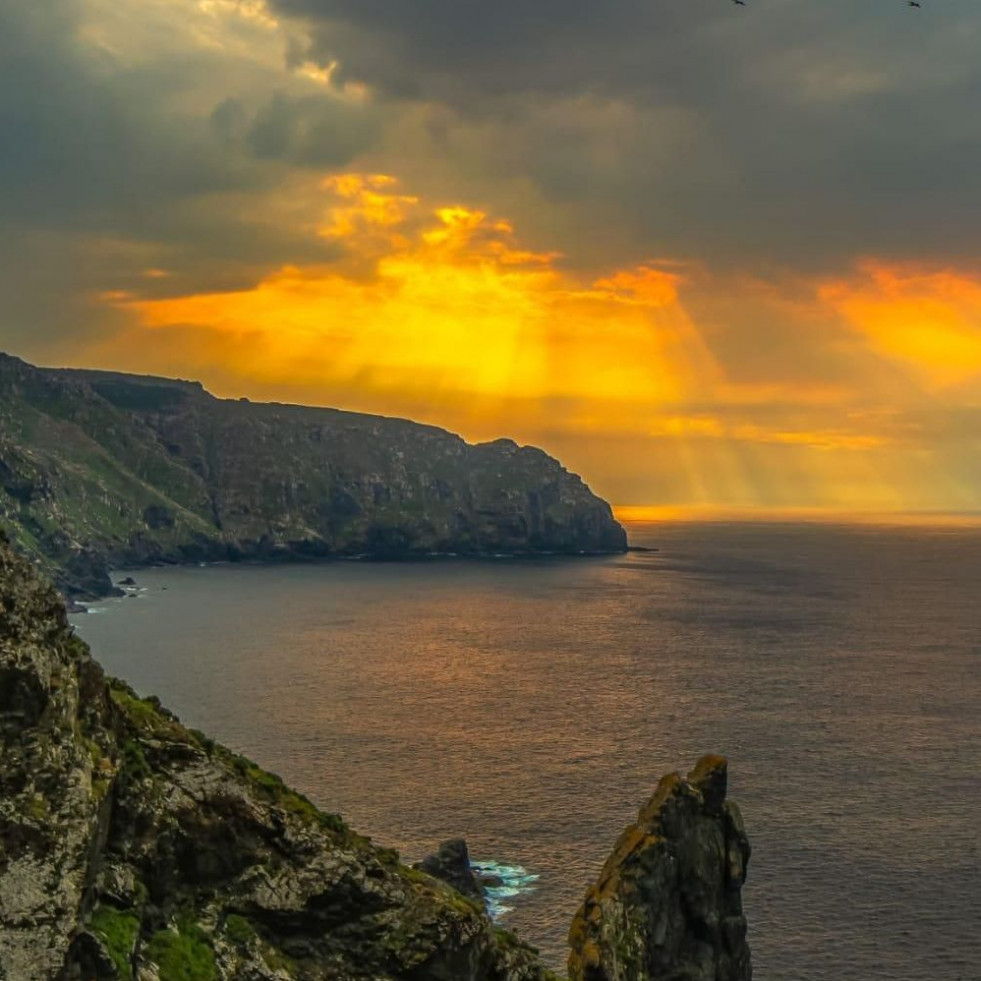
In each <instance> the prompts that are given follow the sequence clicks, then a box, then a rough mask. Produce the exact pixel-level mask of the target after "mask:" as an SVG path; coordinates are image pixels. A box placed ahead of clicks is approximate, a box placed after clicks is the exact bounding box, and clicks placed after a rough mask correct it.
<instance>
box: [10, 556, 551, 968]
mask: <svg viewBox="0 0 981 981" xmlns="http://www.w3.org/2000/svg"><path fill="white" fill-rule="evenodd" d="M548 976H549V975H548V972H547V971H546V970H545V968H544V967H542V965H541V964H540V963H539V962H538V960H537V958H536V956H535V955H534V952H533V951H531V950H530V949H529V948H527V947H525V946H523V945H522V944H521V943H520V942H519V941H517V940H516V939H515V938H514V937H513V936H511V935H509V934H506V933H505V932H504V931H501V930H497V929H495V928H494V927H493V926H492V925H491V923H490V921H489V920H488V918H487V916H486V915H485V913H484V911H483V909H482V907H481V906H480V904H479V903H477V902H474V901H471V900H468V899H466V898H465V897H463V896H461V895H460V893H458V892H456V891H455V890H454V889H452V888H451V887H450V886H448V885H446V884H445V883H443V882H440V881H439V880H437V879H434V878H432V877H430V876H428V875H426V874H424V873H422V872H419V871H416V870H413V869H409V868H406V867H405V866H403V865H401V864H400V862H399V860H398V856H397V855H396V853H395V852H393V851H390V850H386V849H382V848H377V847H375V846H373V845H372V844H371V842H370V841H368V840H367V839H366V838H363V837H361V836H359V835H358V834H356V833H355V832H353V831H351V830H350V829H349V828H348V827H347V826H346V825H345V824H344V822H343V821H342V820H341V819H340V818H339V817H336V816H333V815H330V814H323V813H321V812H320V811H318V810H317V809H316V808H315V807H314V806H313V805H312V804H311V803H310V802H309V801H308V800H306V799H305V798H303V797H301V796H300V795H299V794H296V793H294V792H292V791H291V790H289V789H288V788H287V787H285V786H284V785H283V784H282V782H281V781H280V780H278V779H277V778H276V777H274V776H273V775H271V774H269V773H266V772H264V771H263V770H261V769H259V768H258V767H257V766H255V765H254V764H253V763H251V762H249V761H248V760H246V759H243V758H242V757H239V756H236V755H235V754H234V753H231V752H230V751H228V750H226V749H224V748H223V747H221V746H218V745H216V744H215V743H213V742H211V741H210V740H209V739H207V738H206V737H205V736H203V735H202V734H200V733H196V732H192V731H190V730H188V729H186V728H184V727H183V726H182V725H181V724H180V723H179V722H178V721H177V719H176V718H175V717H174V716H173V715H171V714H170V713H168V712H167V711H166V710H165V709H163V708H162V707H161V706H160V704H159V703H158V702H156V701H155V700H153V699H149V700H144V699H140V698H138V697H137V696H136V695H135V694H134V693H133V692H132V691H131V690H130V689H129V688H127V687H126V686H125V685H123V684H121V683H119V682H115V681H111V680H107V679H106V678H105V677H104V676H103V673H102V671H101V669H100V668H99V667H98V665H97V664H96V663H95V662H94V661H93V660H92V658H91V657H90V655H89V653H88V650H87V649H86V647H85V645H84V644H83V643H82V642H81V641H80V640H79V639H77V638H76V637H75V636H74V635H73V633H72V631H71V628H70V627H69V625H68V624H67V622H66V620H65V613H64V605H63V603H62V602H61V600H60V598H59V597H58V595H57V594H56V593H55V591H54V590H53V589H52V588H51V587H49V586H46V585H44V584H42V583H41V582H39V581H38V578H37V576H36V574H35V572H34V570H33V569H32V568H31V567H30V566H29V565H28V563H27V562H25V561H24V560H23V559H21V558H19V557H16V556H14V555H13V554H12V552H11V551H10V550H9V548H8V547H7V546H6V545H5V544H3V543H2V542H0V978H3V979H4V981H49V979H59V981H91V979H100V981H101V979H115V981H120V979H125V981H133V979H140V981H217V979H237V981H291V979H296V981H301V979H302V981H315V979H316V981H319V979H328V978H329V979H332V981H333V979H356V978H372V979H385V978H405V979H413V981H426V979H433V981H450V979H460V981H468V979H469V981H545V979H546V978H547V977H548Z"/></svg>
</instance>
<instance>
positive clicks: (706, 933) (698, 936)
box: [569, 756, 752, 981]
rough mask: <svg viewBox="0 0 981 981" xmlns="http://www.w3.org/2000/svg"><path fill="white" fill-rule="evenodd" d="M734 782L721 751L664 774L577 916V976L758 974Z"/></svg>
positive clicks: (731, 980) (719, 979)
mask: <svg viewBox="0 0 981 981" xmlns="http://www.w3.org/2000/svg"><path fill="white" fill-rule="evenodd" d="M726 784H727V763H726V760H725V759H723V758H722V757H720V756H706V757H703V758H702V759H701V760H699V762H698V764H697V765H696V766H695V768H694V770H692V772H691V773H690V774H689V775H688V779H687V780H683V779H682V778H681V776H680V775H679V774H677V773H673V774H670V775H669V776H666V777H664V778H663V779H662V780H661V781H660V783H659V784H658V787H657V790H656V792H655V794H654V796H653V797H652V798H651V799H650V801H648V803H647V804H646V805H645V806H644V808H643V809H642V810H641V812H640V815H639V817H638V819H637V822H636V823H635V824H632V825H631V826H630V827H629V828H627V829H626V830H625V831H624V832H623V834H622V835H621V836H620V839H619V840H618V841H617V844H616V847H615V849H614V851H613V854H612V855H611V856H610V857H609V859H607V861H606V864H605V865H604V866H603V870H602V872H601V873H600V877H599V879H598V880H597V882H596V884H595V885H593V886H591V887H590V888H589V890H588V891H587V893H586V899H585V901H584V903H583V905H582V907H581V908H580V910H579V912H578V913H577V914H576V916H575V919H574V921H573V925H572V930H571V932H570V935H569V942H570V946H571V953H570V956H569V978H570V981H750V979H751V978H752V967H751V962H750V951H749V945H748V943H747V941H746V920H745V917H744V916H743V911H742V899H741V889H742V885H743V883H744V881H745V879H746V866H747V863H748V861H749V856H750V847H749V842H748V841H747V839H746V833H745V830H744V828H743V822H742V818H741V816H740V814H739V808H738V807H737V806H736V805H735V804H734V803H732V802H727V801H726Z"/></svg>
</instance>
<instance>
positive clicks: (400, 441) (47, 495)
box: [0, 354, 627, 598]
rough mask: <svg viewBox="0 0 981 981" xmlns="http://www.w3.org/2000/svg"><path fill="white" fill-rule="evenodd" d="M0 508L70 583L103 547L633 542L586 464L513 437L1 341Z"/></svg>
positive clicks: (546, 548)
mask: <svg viewBox="0 0 981 981" xmlns="http://www.w3.org/2000/svg"><path fill="white" fill-rule="evenodd" d="M0 522H2V523H4V524H5V525H6V526H7V528H8V530H9V531H10V533H11V535H12V536H13V538H14V540H15V541H16V543H17V545H18V547H20V548H21V549H22V550H23V551H25V552H27V553H29V554H32V555H34V556H35V557H38V558H40V559H41V560H42V561H43V562H44V564H45V566H46V569H47V571H48V572H49V573H50V574H52V575H53V576H54V577H55V579H56V581H57V582H58V584H59V586H61V587H62V589H63V590H64V592H65V593H66V594H67V595H69V596H73V597H77V598H85V597H90V598H91V597H95V596H100V595H104V594H106V593H107V592H108V591H109V590H110V589H111V582H110V580H109V575H108V569H109V567H110V566H111V565H117V566H124V565H138V564H142V563H147V562H185V561H193V562H198V561H209V560H219V559H225V560H228V559H231V560H235V559H242V558H251V559H272V558H286V557H292V558H305V559H311V558H324V557H330V556H354V555H366V556H375V557H381V558H400V557H412V556H422V555H427V554H431V553H447V552H450V553H456V554H462V555H480V554H490V553H508V554H536V553H570V554H573V553H581V552H589V553H598V552H622V551H624V550H625V549H626V544H627V542H626V535H625V534H624V531H623V528H621V527H620V525H619V524H618V523H617V522H616V521H615V520H614V518H613V513H612V511H611V510H610V506H609V505H608V504H607V503H606V502H605V501H602V500H600V499H599V498H598V497H596V496H595V495H594V494H593V493H592V492H591V491H590V490H589V488H588V487H587V486H586V485H585V484H584V483H583V482H582V480H580V478H579V477H577V476H576V475H575V474H572V473H569V472H568V471H567V470H565V469H564V468H563V467H562V466H561V464H559V463H558V461H556V460H554V459H552V458H551V457H549V456H548V455H547V454H545V453H543V452H542V451H541V450H538V449H535V448H533V447H528V446H518V445H517V444H516V443H514V442H512V441H510V440H503V439H502V440H496V441H494V442H492V443H482V444H478V445H470V444H468V443H466V442H464V441H463V440H462V439H461V438H460V437H458V436H454V435H453V434H451V433H448V432H446V431H444V430H442V429H437V428H436V427H434V426H424V425H419V424H417V423H413V422H407V421H405V420H402V419H388V418H383V417H380V416H369V415H362V414H359V413H353V412H341V411H338V410H335V409H317V408H306V407H303V406H296V405H279V404H274V403H273V404H262V403H252V402H243V401H232V400H223V399H217V398H214V397H213V396H211V395H209V394H208V393H207V392H206V391H205V390H204V389H203V388H202V387H201V386H200V385H198V384H196V383H191V382H181V381H172V380H169V379H163V378H150V377H143V376H138V375H122V374H114V373H110V372H93V371H67V370H49V369H41V368H35V367H33V366H32V365H29V364H26V363H25V362H23V361H20V360H19V359H17V358H11V357H8V356H6V355H2V354H0Z"/></svg>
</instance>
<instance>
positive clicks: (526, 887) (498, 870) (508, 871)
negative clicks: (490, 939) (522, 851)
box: [470, 861, 539, 920]
mask: <svg viewBox="0 0 981 981" xmlns="http://www.w3.org/2000/svg"><path fill="white" fill-rule="evenodd" d="M470 865H471V867H472V868H473V870H474V871H475V872H476V873H477V874H478V875H479V876H481V877H490V876H493V877H495V878H497V879H499V880H500V882H501V884H500V885H499V886H487V887H486V888H485V891H486V895H487V912H488V913H489V914H490V918H491V919H492V920H498V919H500V918H501V917H502V916H505V915H506V914H508V913H510V912H511V911H512V910H513V909H514V907H513V906H509V905H508V904H507V903H506V902H504V900H506V899H514V898H515V897H516V896H522V895H524V894H525V893H528V892H533V891H534V890H535V889H536V888H537V886H536V885H535V883H536V882H537V881H538V879H539V876H538V874H537V873H535V872H529V871H528V870H527V869H526V868H525V867H524V866H522V865H507V864H506V863H504V862H492V861H487V862H484V861H471V863H470Z"/></svg>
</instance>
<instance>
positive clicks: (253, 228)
mask: <svg viewBox="0 0 981 981" xmlns="http://www.w3.org/2000/svg"><path fill="white" fill-rule="evenodd" d="M0 22H2V23H3V25H4V30H3V31H2V32H0V129H2V132H3V133H4V139H3V140H2V141H0V226H2V229H3V235H2V238H0V291H2V295H3V296H4V297H5V299H6V301H7V302H6V304H5V309H4V311H3V315H2V318H0V342H2V346H3V347H4V348H6V349H8V350H11V351H13V352H14V353H20V354H23V355H24V356H27V357H31V358H33V359H36V360H40V361H46V362H54V363H66V362H71V363H77V364H93V365H94V364H103V365H107V366H109V365H116V366H119V367H126V368H129V369H132V370H152V371H167V372H170V373H174V374H180V375H185V376H187V375H198V376H201V377H203V378H204V380H205V381H207V382H209V383H210V384H212V385H213V386H215V387H217V388H218V389H219V390H221V391H223V392H224V393H226V394H242V393H247V394H250V395H253V396H258V397H263V396H265V397H277V398H296V399H301V398H302V399H304V400H306V401H313V402H321V403H333V404H340V405H348V406H351V407H356V408H362V409H368V410H371V411H381V412H397V413H402V414H407V415H413V416H415V417H419V418H425V419H427V420H430V421H434V422H438V423H442V424H444V425H447V426H451V427H454V428H458V429H461V430H463V431H464V432H466V433H467V434H468V435H471V436H474V437H485V436H494V435H499V434H510V435H515V436H518V437H519V438H523V439H526V440H529V441H534V442H538V443H541V444H544V445H546V446H547V447H548V448H549V449H551V450H553V451H555V452H557V453H559V454H560V455H561V456H562V457H563V459H565V460H567V461H568V462H569V463H570V465H572V466H575V467H576V468H578V469H580V470H583V471H585V472H586V474H587V476H589V477H590V478H591V480H592V482H593V483H594V484H595V485H596V487H597V489H599V490H600V491H601V492H603V493H605V494H607V495H608V496H610V497H612V498H613V499H614V500H616V501H617V502H620V503H625V504H647V503H658V502H666V503H671V504H692V503H701V504H724V505H739V506H751V505H762V506H767V507H775V506H795V505H797V506H828V507H852V508H855V507H869V508H956V509H970V508H975V509H977V508H981V465H979V464H978V463H977V462H976V461H978V460H979V459H981V453H979V452H978V451H979V450H981V437H979V435H978V434H979V433H981V394H979V393H981V232H979V231H978V227H977V221H976V218H975V216H974V214H973V210H972V208H971V207H970V203H971V202H973V201H976V200H978V199H979V198H981V168H978V167H977V166H976V162H977V159H978V157H979V153H978V151H979V140H981V121H979V117H978V114H977V112H976V108H975V107H976V104H977V99H978V95H979V90H981V63H978V61H977V58H976V51H977V49H978V44H979V43H981V10H979V9H978V7H977V4H976V3H974V2H973V0H946V2H945V3H944V4H943V5H942V6H941V5H939V4H935V3H932V2H931V3H928V4H924V7H923V8H921V9H920V10H913V9H910V8H908V7H906V6H905V5H904V4H902V3H900V2H899V0H892V2H883V3H877V4H862V5H856V4H854V3H850V2H846V0H825V2H820V3H819V2H817V0H750V3H749V4H748V5H747V7H745V8H740V7H736V6H735V5H733V4H730V3H727V2H723V0H696V2H684V3H682V2H668V0H646V2H637V0H611V2H610V3H604V4H596V3H585V2H579V0H574V2H569V0H563V2H562V3H559V2H558V0H542V2H539V3H535V4H528V3H519V2H517V0H502V2H500V3H497V4H481V5H472V4H461V3H458V2H453V3H451V2H449V0H426V2H424V3H423V2H416V3H411V2H406V3H391V2H387V0H386V2H383V0H266V2H262V0H241V2H239V0H139V2H137V0H112V2H110V0H51V2H50V3H45V4H24V3H22V2H20V0H0ZM380 175H386V176H384V177H382V176H380Z"/></svg>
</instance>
